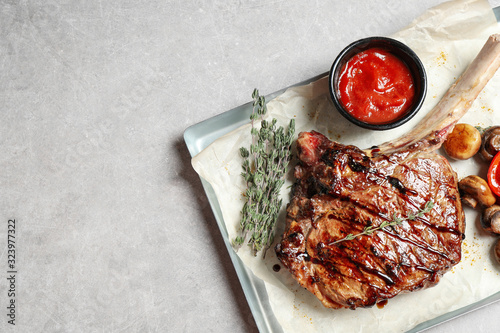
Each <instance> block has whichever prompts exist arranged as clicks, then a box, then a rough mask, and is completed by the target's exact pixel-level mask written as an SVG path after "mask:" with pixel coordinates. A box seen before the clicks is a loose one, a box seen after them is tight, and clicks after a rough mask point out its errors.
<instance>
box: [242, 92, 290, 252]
mask: <svg viewBox="0 0 500 333" xmlns="http://www.w3.org/2000/svg"><path fill="white" fill-rule="evenodd" d="M252 98H253V110H252V114H251V115H250V121H251V125H252V129H251V134H252V143H251V145H250V150H248V149H247V148H245V147H242V148H240V154H241V156H242V157H243V159H244V161H243V163H242V167H243V172H242V173H241V175H242V176H243V178H244V179H245V181H246V184H247V190H246V192H245V197H246V202H245V204H244V206H243V209H242V211H241V215H242V217H241V221H240V234H239V235H238V236H237V237H236V238H235V239H234V240H233V246H234V247H235V248H239V247H241V245H243V244H244V243H245V242H247V243H248V245H249V246H250V247H251V248H252V252H253V255H254V256H256V255H257V252H259V251H262V250H263V256H265V253H266V250H267V249H268V248H269V246H270V245H271V244H272V242H273V239H274V227H275V224H276V220H277V219H278V214H279V211H280V208H281V205H282V200H281V199H280V198H279V193H280V189H281V187H282V186H283V184H284V183H285V179H284V178H285V174H286V171H287V168H288V163H289V161H290V158H291V153H290V147H291V145H292V141H293V135H294V133H295V120H294V119H292V120H290V124H289V126H288V130H287V131H285V129H284V128H283V127H282V126H280V127H278V128H277V126H276V123H277V120H276V119H274V118H273V119H272V120H271V122H268V121H267V120H265V119H264V115H265V114H266V112H267V107H266V100H265V98H264V96H260V95H259V91H258V90H257V89H255V90H254V91H253V93H252ZM259 120H260V128H259V129H258V128H257V127H256V123H257V122H258V121H259Z"/></svg>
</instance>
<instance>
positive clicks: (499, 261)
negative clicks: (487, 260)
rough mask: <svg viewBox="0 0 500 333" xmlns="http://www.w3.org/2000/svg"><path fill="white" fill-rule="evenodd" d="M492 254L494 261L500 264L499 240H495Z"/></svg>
mask: <svg viewBox="0 0 500 333" xmlns="http://www.w3.org/2000/svg"><path fill="white" fill-rule="evenodd" d="M494 252H495V259H496V260H497V262H498V263H499V264H500V239H499V240H497V244H496V245H495V249H494Z"/></svg>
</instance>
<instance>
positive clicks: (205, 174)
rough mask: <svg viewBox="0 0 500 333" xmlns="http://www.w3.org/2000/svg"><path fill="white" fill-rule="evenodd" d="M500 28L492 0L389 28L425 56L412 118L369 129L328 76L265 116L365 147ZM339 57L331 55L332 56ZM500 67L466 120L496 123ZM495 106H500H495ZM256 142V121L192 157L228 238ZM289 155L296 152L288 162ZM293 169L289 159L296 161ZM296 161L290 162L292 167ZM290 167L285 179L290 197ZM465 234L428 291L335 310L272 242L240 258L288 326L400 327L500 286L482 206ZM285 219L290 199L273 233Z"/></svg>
mask: <svg viewBox="0 0 500 333" xmlns="http://www.w3.org/2000/svg"><path fill="white" fill-rule="evenodd" d="M498 32H500V29H499V26H498V24H497V21H496V19H495V16H494V15H493V12H492V10H491V7H490V5H489V4H488V2H487V1H470V0H469V1H467V0H457V1H451V2H447V3H443V4H441V5H439V6H437V7H435V8H432V9H429V10H428V11H427V12H426V13H424V14H423V15H422V16H421V17H419V18H418V19H417V20H415V21H414V22H413V23H411V24H410V25H409V26H408V27H407V28H405V29H404V30H402V31H400V32H399V33H397V34H395V35H393V36H392V37H394V38H396V39H398V40H401V41H402V42H404V43H406V44H407V45H409V46H410V47H411V48H412V49H413V50H414V51H415V52H416V53H417V54H418V55H419V57H420V58H421V60H422V62H423V63H424V65H425V68H426V71H427V75H428V79H429V81H428V82H429V87H428V92H427V98H426V101H425V104H424V106H423V108H422V110H421V111H420V112H419V114H418V115H417V116H415V117H414V119H412V120H411V121H410V122H409V123H407V124H405V125H403V126H401V127H399V128H397V129H393V130H390V131H383V132H377V131H370V130H365V129H361V128H359V127H356V126H354V125H352V124H351V123H349V122H347V121H346V120H345V119H344V118H343V117H341V116H340V115H339V114H337V112H336V110H335V109H334V107H333V104H332V103H331V101H330V97H329V92H328V85H327V78H323V79H320V80H318V81H316V82H313V83H311V84H309V85H306V86H300V87H296V88H291V89H288V90H287V91H286V92H285V93H283V94H282V95H280V96H279V97H277V98H275V99H274V100H272V101H270V102H269V103H268V117H274V118H277V119H278V121H279V124H281V125H283V126H287V125H288V122H289V119H290V118H295V120H296V133H299V132H300V131H310V130H317V131H319V132H321V133H323V134H325V135H327V136H328V137H329V138H330V139H332V140H336V141H339V142H341V143H348V144H354V145H357V146H358V147H360V148H368V147H370V146H373V145H374V144H380V143H383V142H385V141H388V140H390V139H392V138H396V137H398V136H400V135H401V134H403V133H405V132H407V131H408V130H409V129H410V128H412V127H413V126H415V124H416V123H417V122H418V121H419V119H421V118H422V117H423V116H424V115H425V114H426V113H427V112H428V111H429V110H431V109H432V107H433V106H434V105H435V104H436V103H437V102H438V101H439V99H440V98H441V96H443V95H444V93H445V92H446V90H448V88H449V87H450V85H451V84H452V83H453V82H454V81H455V80H456V79H457V78H458V76H459V75H460V74H461V73H462V72H463V71H464V69H465V68H466V66H467V65H468V64H469V63H470V62H471V61H472V59H473V58H474V57H475V55H476V54H477V53H478V51H479V50H480V48H481V47H482V46H483V44H484V43H485V41H486V40H487V38H488V36H489V35H491V34H493V33H498ZM332 61H333V59H332ZM498 92H500V73H497V74H496V75H495V77H494V78H493V79H492V81H490V83H489V84H488V85H487V87H486V88H485V89H484V90H483V92H481V94H480V95H479V97H478V99H477V100H476V101H475V102H474V104H473V105H472V108H471V110H470V111H469V112H468V113H467V114H466V115H465V116H464V117H463V118H462V120H461V122H465V123H469V124H471V125H479V126H489V125H493V124H500V98H499V96H498ZM495 111H496V112H495ZM249 144H250V125H246V126H242V127H240V128H238V129H237V130H235V131H233V132H231V133H229V134H227V135H225V136H223V137H221V138H219V139H218V140H216V141H215V142H214V143H213V144H211V145H210V146H209V147H207V148H206V149H205V150H203V151H202V152H201V153H200V154H198V155H197V156H195V157H194V158H193V159H192V165H193V167H194V169H195V170H196V171H197V172H198V173H199V175H200V176H201V177H202V178H204V179H205V180H207V181H208V182H209V183H210V184H211V186H212V187H213V190H214V192H215V194H216V196H217V199H218V202H219V204H220V207H221V211H222V215H223V218H224V222H225V225H226V227H227V231H228V235H229V238H230V239H233V238H234V237H235V236H236V235H237V230H238V223H239V220H240V211H241V208H242V206H243V203H244V199H243V197H242V193H243V192H244V191H245V185H244V182H243V180H242V177H241V176H240V173H241V163H242V160H241V158H240V156H239V148H240V147H242V146H245V147H248V146H249ZM292 164H293V161H292ZM452 167H453V168H454V169H455V170H456V172H457V173H458V176H459V177H460V178H461V177H465V176H467V175H470V174H477V175H480V176H483V177H484V176H485V172H486V169H487V165H486V164H485V163H484V162H482V161H481V160H480V159H478V158H472V159H469V160H466V161H460V162H452ZM292 168H293V166H292ZM292 168H291V169H292ZM292 182H293V177H292V174H291V171H290V172H289V173H288V176H287V183H286V184H285V186H284V187H283V191H282V196H283V198H284V201H285V202H287V201H288V199H289V193H288V192H289V188H288V186H289V185H290V184H291V183H292ZM465 210H466V222H467V228H466V240H465V241H464V244H463V254H462V261H461V262H460V264H458V265H457V266H455V267H454V268H453V270H452V271H450V272H448V273H447V274H445V275H444V277H443V278H442V279H441V281H440V282H439V284H438V285H437V286H435V287H433V288H429V289H426V290H422V291H418V292H414V293H409V294H404V295H399V296H397V297H395V298H393V299H390V300H389V302H388V304H387V305H386V306H385V307H384V308H382V309H379V308H377V307H373V308H370V309H357V310H355V311H352V310H332V309H327V308H324V307H323V306H322V305H321V303H320V302H319V301H318V300H317V299H316V298H315V297H314V296H313V295H312V294H310V293H309V292H308V291H306V290H304V289H303V288H301V287H300V286H299V285H298V284H297V282H295V280H294V279H293V278H292V277H291V275H290V274H289V272H288V271H287V270H286V269H282V270H281V271H280V272H278V273H277V272H274V271H273V269H272V267H273V265H274V264H277V263H279V261H278V260H277V258H276V256H275V254H274V251H273V250H272V249H271V250H269V251H268V252H267V256H266V259H265V260H263V259H262V258H261V256H257V257H253V256H252V255H251V254H250V251H249V250H248V248H247V247H243V248H241V249H240V250H239V251H238V255H239V257H240V258H241V259H242V261H243V262H244V264H245V265H246V266H247V267H248V268H250V269H251V270H252V272H253V273H254V274H255V275H256V276H257V277H259V278H261V279H262V280H263V281H264V282H265V286H266V290H267V294H268V296H269V301H270V304H271V306H272V311H273V313H274V315H275V316H276V318H277V319H278V321H279V322H280V324H281V326H282V327H283V330H284V331H285V332H333V331H335V332H373V331H378V332H404V331H407V330H409V329H411V328H413V327H415V326H416V325H418V324H419V323H421V322H425V321H428V320H431V319H433V318H436V317H438V316H440V315H442V314H445V313H448V312H450V311H453V310H456V309H459V308H462V307H464V306H466V305H469V304H472V303H475V302H477V301H479V300H481V299H484V298H485V297H487V296H490V295H492V294H495V293H497V292H499V291H500V268H499V267H498V264H496V263H495V261H494V259H493V256H492V251H491V249H492V246H493V243H494V241H495V240H496V239H495V237H493V236H491V235H490V234H487V233H485V232H484V231H482V230H481V228H480V227H479V222H478V214H477V212H476V211H473V210H472V209H469V208H466V209H465ZM283 227H284V207H283V212H282V214H281V217H280V219H279V221H278V226H277V229H278V230H277V240H278V239H279V238H280V235H281V233H282V231H283Z"/></svg>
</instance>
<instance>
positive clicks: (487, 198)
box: [458, 175, 496, 208]
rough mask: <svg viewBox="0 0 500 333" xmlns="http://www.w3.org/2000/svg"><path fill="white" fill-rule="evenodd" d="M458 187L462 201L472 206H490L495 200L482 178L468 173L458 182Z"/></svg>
mask: <svg viewBox="0 0 500 333" xmlns="http://www.w3.org/2000/svg"><path fill="white" fill-rule="evenodd" d="M458 189H459V190H460V194H461V197H462V202H463V203H464V204H466V205H468V206H470V207H472V208H476V207H477V205H478V204H479V205H480V206H481V207H490V206H491V205H493V204H494V203H495V202H496V198H495V196H494V195H493V193H492V192H491V189H490V187H489V186H488V183H487V182H486V180H484V179H483V178H481V177H479V176H476V175H470V176H467V177H465V178H463V179H462V180H460V181H459V182H458Z"/></svg>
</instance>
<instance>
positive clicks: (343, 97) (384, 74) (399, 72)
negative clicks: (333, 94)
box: [339, 48, 415, 124]
mask: <svg viewBox="0 0 500 333" xmlns="http://www.w3.org/2000/svg"><path fill="white" fill-rule="evenodd" d="M339 92H340V101H341V103H342V104H343V105H344V107H345V108H346V110H347V111H348V112H349V113H350V114H351V115H352V116H354V117H355V118H357V119H359V120H361V121H364V122H366V123H370V124H384V123H389V122H391V121H393V120H396V119H398V118H399V117H401V116H402V115H404V114H405V112H406V111H407V110H408V108H409V107H410V106H411V105H412V103H413V100H414V98H415V86H414V82H413V77H412V75H411V72H410V70H409V69H408V67H407V66H406V65H405V63H404V62H403V61H401V60H400V59H399V58H398V57H396V56H394V55H393V54H391V53H390V52H389V51H387V50H384V49H382V48H371V49H368V50H366V51H363V52H360V53H358V54H356V55H355V56H353V57H352V58H351V59H349V60H348V62H347V63H346V64H345V65H344V66H343V67H342V70H341V73H340V77H339Z"/></svg>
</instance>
